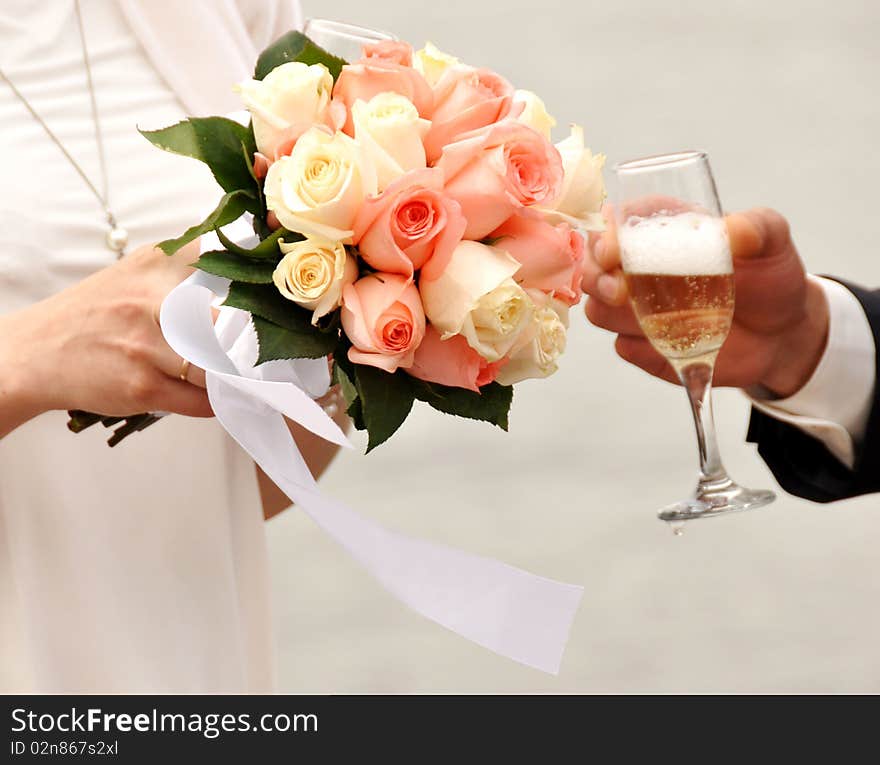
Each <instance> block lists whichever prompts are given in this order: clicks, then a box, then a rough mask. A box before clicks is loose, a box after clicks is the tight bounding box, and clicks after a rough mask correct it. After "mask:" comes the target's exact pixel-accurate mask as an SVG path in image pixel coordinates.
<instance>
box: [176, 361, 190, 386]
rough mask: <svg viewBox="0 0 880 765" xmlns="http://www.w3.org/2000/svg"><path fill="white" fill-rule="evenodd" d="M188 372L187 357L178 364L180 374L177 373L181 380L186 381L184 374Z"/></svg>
mask: <svg viewBox="0 0 880 765" xmlns="http://www.w3.org/2000/svg"><path fill="white" fill-rule="evenodd" d="M188 372H189V361H188V360H187V359H184V360H183V364H181V365H180V374H179V375H177V376H178V377H179V378H180V379H181V380H182V381H183V382H187V379H186V375H187V373H188Z"/></svg>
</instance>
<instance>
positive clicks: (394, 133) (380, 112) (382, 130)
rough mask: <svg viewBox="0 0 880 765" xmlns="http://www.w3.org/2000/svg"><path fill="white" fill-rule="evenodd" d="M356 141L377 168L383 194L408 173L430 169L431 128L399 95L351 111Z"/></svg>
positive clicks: (381, 97) (376, 98)
mask: <svg viewBox="0 0 880 765" xmlns="http://www.w3.org/2000/svg"><path fill="white" fill-rule="evenodd" d="M351 117H352V120H353V122H354V137H355V139H356V140H357V142H358V143H359V144H360V145H361V146H362V147H363V149H364V151H365V152H366V154H367V155H368V156H369V157H370V159H371V160H372V161H373V164H374V165H375V167H376V177H377V181H378V184H379V191H384V190H385V189H386V188H388V186H389V185H390V184H391V183H392V182H393V181H394V180H395V179H396V178H399V177H400V176H401V175H403V174H404V173H406V172H408V171H410V170H417V169H420V168H423V167H426V165H427V162H426V161H425V147H424V145H423V144H422V139H423V138H424V137H425V134H426V133H427V132H428V129H429V128H430V127H431V123H430V121H428V120H425V119H422V118H421V117H419V112H418V109H416V107H415V105H414V104H413V102H412V101H410V100H409V99H408V98H407V97H406V96H402V95H400V94H399V93H379V94H378V95H376V96H373V98H371V99H370V101H369V102H365V101H361V100H358V101H355V102H354V104H353V105H352V107H351Z"/></svg>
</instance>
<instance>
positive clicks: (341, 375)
mask: <svg viewBox="0 0 880 765" xmlns="http://www.w3.org/2000/svg"><path fill="white" fill-rule="evenodd" d="M332 377H333V384H334V385H338V386H339V389H340V390H341V391H342V395H343V397H344V398H345V403H346V404H347V405H348V406H351V405H352V404H353V403H354V401H355V399H357V397H358V393H357V388H355V387H354V382H353V381H352V379H351V377H349V375H348V373H347V372H346V371H345V370H344V369H343V368H342V366H341V365H340V364H339V363H338V362H337V361H336V350H334V352H333V375H332Z"/></svg>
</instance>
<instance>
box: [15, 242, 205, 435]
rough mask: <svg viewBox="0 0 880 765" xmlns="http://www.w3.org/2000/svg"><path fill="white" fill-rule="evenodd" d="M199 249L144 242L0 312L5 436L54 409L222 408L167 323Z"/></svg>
mask: <svg viewBox="0 0 880 765" xmlns="http://www.w3.org/2000/svg"><path fill="white" fill-rule="evenodd" d="M197 255H198V244H197V243H194V244H193V245H190V246H189V247H186V248H184V249H183V250H181V251H180V252H179V253H178V254H177V255H175V256H173V257H168V256H166V255H164V254H163V253H162V252H161V251H160V250H157V249H155V248H154V247H151V246H146V247H140V248H138V249H136V250H134V251H133V252H131V253H130V254H129V255H127V256H125V257H124V258H123V259H122V260H120V261H119V262H118V263H115V264H114V265H112V266H109V267H107V268H104V269H102V270H101V271H98V272H97V273H95V274H93V275H91V276H89V277H88V278H86V279H84V280H83V281H81V282H80V283H78V284H76V285H74V286H72V287H69V288H68V289H66V290H63V291H62V292H59V293H58V294H56V295H53V296H52V297H50V298H47V299H46V300H43V301H40V302H39V303H35V304H34V305H32V306H29V307H28V308H25V309H24V310H21V311H17V312H15V313H12V314H8V315H5V316H0V437H2V436H3V435H5V434H6V433H8V432H10V431H11V430H13V429H14V428H16V427H17V426H18V425H20V424H22V423H23V422H26V421H27V420H29V419H31V418H32V417H35V416H36V415H38V414H40V413H42V412H45V411H48V410H51V409H83V410H86V411H90V412H97V413H100V414H106V415H110V416H118V417H121V416H127V415H131V414H137V413H140V412H148V411H166V412H176V413H179V414H185V415H190V416H194V417H210V416H212V412H211V407H210V405H209V403H208V396H207V393H206V392H205V390H204V384H205V383H204V379H205V378H204V372H202V370H200V369H197V368H195V367H192V366H190V367H189V368H188V369H185V368H184V364H183V360H182V359H181V358H180V356H178V355H177V354H176V353H175V352H174V351H172V350H171V348H170V347H169V346H168V344H167V343H166V342H165V339H164V338H163V337H162V332H161V330H160V328H159V324H158V315H159V306H160V305H161V303H162V300H163V299H164V297H165V296H166V295H167V294H168V292H170V291H171V289H172V288H173V287H175V286H176V285H177V284H179V283H180V282H181V281H182V280H183V279H184V278H186V276H188V275H189V274H190V273H191V272H192V268H191V267H190V263H191V262H192V261H193V260H194V259H195V258H196V257H197ZM183 372H185V373H186V380H185V381H184V380H181V379H180V375H181V373H183Z"/></svg>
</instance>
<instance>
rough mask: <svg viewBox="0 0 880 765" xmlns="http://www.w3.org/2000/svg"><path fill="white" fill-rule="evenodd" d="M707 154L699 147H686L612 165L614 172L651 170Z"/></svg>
mask: <svg viewBox="0 0 880 765" xmlns="http://www.w3.org/2000/svg"><path fill="white" fill-rule="evenodd" d="M708 157H709V155H708V154H707V153H706V152H705V151H701V150H699V149H686V150H684V151H676V152H672V153H671V154H652V155H651V156H649V157H639V158H637V159H628V160H625V161H624V162H618V163H617V164H616V165H614V172H615V173H631V172H636V173H637V172H640V171H642V170H653V169H656V168H660V167H671V166H675V165H687V164H690V163H692V162H701V161H705V160H706V159H708Z"/></svg>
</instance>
